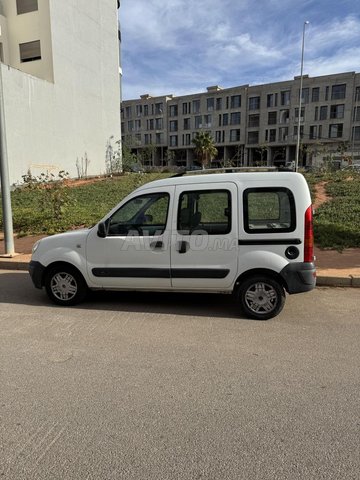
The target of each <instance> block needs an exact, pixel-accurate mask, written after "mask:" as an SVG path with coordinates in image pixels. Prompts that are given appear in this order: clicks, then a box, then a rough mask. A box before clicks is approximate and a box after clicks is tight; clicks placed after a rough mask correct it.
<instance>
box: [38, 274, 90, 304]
mask: <svg viewBox="0 0 360 480" xmlns="http://www.w3.org/2000/svg"><path fill="white" fill-rule="evenodd" d="M45 289H46V293H47V294H48V297H49V298H50V300H51V301H52V302H53V303H56V304H57V305H63V306H71V305H76V304H78V303H80V302H81V301H82V300H83V299H84V298H85V296H86V293H87V286H86V283H85V281H84V279H83V277H82V276H81V274H80V273H79V272H78V271H77V270H76V269H75V268H73V267H71V266H70V265H56V266H54V267H52V268H51V269H50V270H49V271H48V273H47V274H46V277H45Z"/></svg>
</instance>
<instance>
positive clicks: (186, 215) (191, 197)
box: [177, 190, 231, 235]
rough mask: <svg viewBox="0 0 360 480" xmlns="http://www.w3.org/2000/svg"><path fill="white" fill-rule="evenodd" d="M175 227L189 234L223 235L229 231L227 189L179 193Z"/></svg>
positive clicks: (229, 219)
mask: <svg viewBox="0 0 360 480" xmlns="http://www.w3.org/2000/svg"><path fill="white" fill-rule="evenodd" d="M177 229H178V231H179V232H181V233H183V234H184V235H186V234H191V233H192V232H195V233H196V234H197V235H199V234H202V233H203V234H208V235H224V234H227V233H229V232H230V231H231V194H230V192H229V191H227V190H198V191H189V192H184V193H182V194H181V195H180V200H179V207H178V218H177Z"/></svg>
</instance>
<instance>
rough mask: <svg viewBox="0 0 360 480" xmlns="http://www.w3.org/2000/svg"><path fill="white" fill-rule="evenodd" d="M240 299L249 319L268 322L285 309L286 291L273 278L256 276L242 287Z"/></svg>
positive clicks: (240, 288)
mask: <svg viewBox="0 0 360 480" xmlns="http://www.w3.org/2000/svg"><path fill="white" fill-rule="evenodd" d="M238 299H239V301H240V305H241V308H242V310H243V312H244V313H245V315H246V316H247V317H250V318H254V319H256V320H268V319H269V318H273V317H275V316H276V315H278V314H279V313H280V312H281V310H282V309H283V307H284V304H285V291H284V288H283V287H282V286H281V285H280V283H278V282H277V281H276V280H274V279H273V278H271V277H268V276H262V275H256V276H254V277H250V278H248V279H247V280H245V281H244V282H243V283H242V284H241V285H240V287H239V290H238Z"/></svg>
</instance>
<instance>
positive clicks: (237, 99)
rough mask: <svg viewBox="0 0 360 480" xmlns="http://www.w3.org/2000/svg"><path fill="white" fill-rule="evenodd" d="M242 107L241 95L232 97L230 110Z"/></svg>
mask: <svg viewBox="0 0 360 480" xmlns="http://www.w3.org/2000/svg"><path fill="white" fill-rule="evenodd" d="M240 107H241V95H232V96H231V98H230V108H240Z"/></svg>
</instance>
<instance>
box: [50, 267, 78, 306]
mask: <svg viewBox="0 0 360 480" xmlns="http://www.w3.org/2000/svg"><path fill="white" fill-rule="evenodd" d="M51 291H52V293H53V294H54V296H55V297H56V298H57V299H59V300H72V299H73V298H74V297H75V295H76V292H77V283H76V280H75V278H74V277H73V276H72V275H71V274H70V273H67V272H59V273H57V274H55V275H54V276H53V278H52V279H51Z"/></svg>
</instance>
